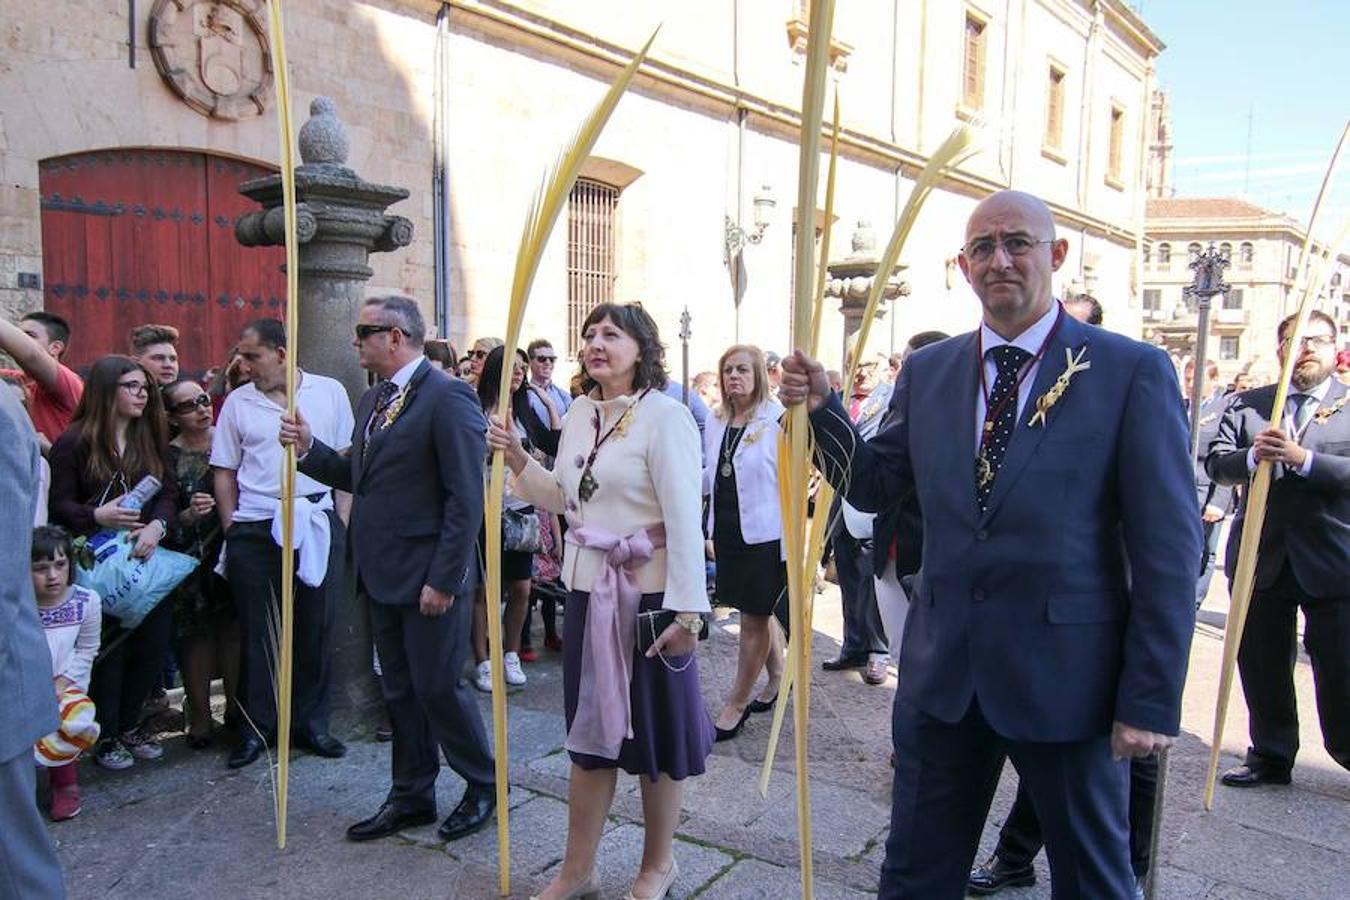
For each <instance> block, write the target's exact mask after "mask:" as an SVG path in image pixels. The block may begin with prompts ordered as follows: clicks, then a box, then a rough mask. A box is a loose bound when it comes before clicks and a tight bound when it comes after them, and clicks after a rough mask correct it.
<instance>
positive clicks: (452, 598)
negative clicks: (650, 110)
mask: <svg viewBox="0 0 1350 900" xmlns="http://www.w3.org/2000/svg"><path fill="white" fill-rule="evenodd" d="M425 336H426V325H425V324H424V323H423V320H422V314H421V312H420V311H419V310H418V307H417V303H416V301H414V300H412V299H410V298H408V297H400V296H389V297H372V298H371V299H369V300H367V301H366V304H365V306H364V307H363V308H362V310H361V317H360V321H359V322H358V324H357V326H356V339H355V341H354V344H355V346H356V349H357V353H358V354H359V355H360V358H361V365H362V366H363V367H364V368H366V369H368V370H370V371H372V372H374V373H375V374H377V375H379V376H380V378H381V381H380V383H379V384H377V385H376V386H375V387H372V388H371V389H370V390H369V391H367V392H366V394H365V396H364V397H362V398H361V402H360V404H359V405H358V406H357V410H356V428H355V432H354V434H353V435H352V442H351V451H350V454H349V456H347V455H343V454H340V453H338V452H336V451H334V450H333V449H332V448H331V447H328V446H326V445H325V444H324V443H323V442H322V441H319V440H315V439H314V438H313V435H312V434H311V432H310V430H309V427H308V425H307V423H306V422H305V421H304V419H303V417H298V420H296V421H292V420H289V419H288V418H286V417H283V419H282V425H281V440H282V443H293V444H294V445H295V446H296V451H297V452H298V453H299V454H300V469H301V471H303V472H304V473H305V474H306V475H309V476H312V477H313V478H316V479H318V480H319V481H322V482H324V483H325V484H329V485H332V486H333V487H335V488H338V489H339V490H343V491H347V492H349V493H351V494H352V512H351V523H350V525H349V526H348V542H347V543H348V547H350V548H351V554H352V559H353V560H354V562H355V567H356V577H357V585H358V587H357V589H358V591H359V592H360V593H361V594H362V596H364V597H365V600H366V608H367V610H368V612H369V616H370V629H371V633H372V635H373V636H374V638H375V647H376V649H377V650H378V651H379V654H380V666H381V669H382V671H383V677H382V678H381V679H380V684H381V686H382V689H383V691H384V700H385V704H386V706H387V707H388V709H389V716H390V720H391V722H392V723H393V730H394V745H393V787H392V788H391V790H390V792H389V796H388V799H386V800H385V803H384V805H383V806H381V807H380V810H379V812H377V813H376V814H375V815H374V816H372V817H371V818H369V819H366V820H364V821H362V822H358V823H357V824H355V825H353V826H352V827H351V828H349V829H348V830H347V836H348V837H349V838H351V839H352V840H355V841H364V840H371V839H373V838H379V837H384V836H385V835H388V834H393V833H394V832H396V831H398V830H400V829H402V828H406V827H408V826H411V825H424V824H427V823H430V822H432V821H434V820H435V817H436V793H435V788H436V775H437V773H438V772H439V770H440V764H439V761H438V759H437V755H436V748H437V746H438V745H439V747H440V749H441V751H442V752H444V754H445V759H446V761H447V762H448V763H449V764H450V767H451V768H452V769H454V770H455V771H456V772H457V773H459V775H460V776H461V777H462V778H463V779H464V780H465V781H466V782H467V783H468V784H467V787H466V788H465V791H464V797H463V799H462V800H461V801H460V803H459V805H458V806H457V807H456V808H455V810H454V812H452V813H451V814H450V816H449V818H447V819H446V820H445V822H444V823H443V824H442V825H441V828H440V831H439V834H440V836H441V837H443V838H445V839H446V840H454V839H455V838H458V837H462V836H464V835H466V834H471V833H473V832H475V831H477V830H479V829H480V828H482V827H483V826H484V825H486V824H487V822H488V820H489V819H490V818H491V816H492V811H493V809H494V807H495V805H496V794H495V788H494V785H495V779H494V775H493V765H492V754H491V751H490V750H489V748H488V743H487V734H486V732H485V730H484V728H483V717H482V715H481V714H480V713H479V711H478V705H477V703H476V701H475V700H474V698H473V696H472V694H471V692H470V691H469V689H468V686H467V685H465V684H461V682H460V677H459V676H460V670H461V669H462V668H463V666H464V656H465V654H466V653H467V652H468V649H469V625H470V619H471V616H472V611H473V603H472V602H470V601H471V599H472V591H473V588H474V585H475V584H476V583H477V578H478V565H477V536H478V530H479V527H480V526H481V524H482V521H483V461H484V459H485V458H486V454H487V444H486V438H485V433H486V430H487V421H486V420H485V419H484V418H483V413H482V410H481V409H480V407H479V405H478V398H477V396H476V395H475V394H474V392H473V391H472V390H471V389H470V388H469V386H468V385H466V384H465V383H464V382H462V381H456V380H454V379H452V378H450V376H448V375H446V374H445V373H444V372H442V371H440V369H439V368H438V367H436V366H433V365H431V364H430V363H429V362H427V360H426V358H425V357H424V356H423V355H422V345H423V341H424V340H425Z"/></svg>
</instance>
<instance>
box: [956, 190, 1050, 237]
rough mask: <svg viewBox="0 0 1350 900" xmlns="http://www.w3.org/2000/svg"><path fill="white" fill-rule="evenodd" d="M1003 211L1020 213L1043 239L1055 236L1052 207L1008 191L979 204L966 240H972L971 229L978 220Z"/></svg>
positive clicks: (1033, 196) (1032, 198)
mask: <svg viewBox="0 0 1350 900" xmlns="http://www.w3.org/2000/svg"><path fill="white" fill-rule="evenodd" d="M1002 210H1018V211H1020V212H1021V214H1022V216H1023V220H1024V221H1025V222H1026V223H1027V224H1029V225H1032V226H1034V227H1035V228H1036V229H1037V230H1038V232H1039V233H1040V236H1041V237H1043V238H1053V237H1054V236H1055V216H1054V214H1053V213H1052V212H1050V207H1048V206H1046V205H1045V201H1044V200H1042V199H1041V198H1040V197H1037V196H1036V195H1035V194H1028V193H1026V192H1025V191H1012V190H1008V191H998V192H997V193H993V194H990V195H989V196H988V197H985V198H984V199H983V200H981V201H980V202H979V204H978V205H977V206H976V207H975V211H974V212H973V213H971V214H970V219H969V220H967V222H966V240H967V241H969V240H970V238H971V236H972V235H971V228H972V227H973V226H974V225H975V223H976V221H977V220H979V219H981V218H984V217H988V216H990V215H993V214H995V213H997V212H999V211H1002Z"/></svg>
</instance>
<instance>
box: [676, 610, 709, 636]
mask: <svg viewBox="0 0 1350 900" xmlns="http://www.w3.org/2000/svg"><path fill="white" fill-rule="evenodd" d="M675 624H676V625H678V626H680V627H681V628H683V629H684V630H685V631H687V632H689V633H690V634H698V633H699V632H701V631H702V630H703V617H702V616H700V615H699V614H698V613H677V614H676V615H675Z"/></svg>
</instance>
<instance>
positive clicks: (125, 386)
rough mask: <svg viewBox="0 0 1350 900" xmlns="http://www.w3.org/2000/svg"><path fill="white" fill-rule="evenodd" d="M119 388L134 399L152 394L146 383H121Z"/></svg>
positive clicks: (118, 384)
mask: <svg viewBox="0 0 1350 900" xmlns="http://www.w3.org/2000/svg"><path fill="white" fill-rule="evenodd" d="M117 386H118V387H120V388H121V389H122V390H124V391H126V392H127V393H128V394H130V395H131V396H133V397H144V396H145V395H147V394H149V393H150V386H149V385H148V384H146V383H145V382H144V381H119V382H117Z"/></svg>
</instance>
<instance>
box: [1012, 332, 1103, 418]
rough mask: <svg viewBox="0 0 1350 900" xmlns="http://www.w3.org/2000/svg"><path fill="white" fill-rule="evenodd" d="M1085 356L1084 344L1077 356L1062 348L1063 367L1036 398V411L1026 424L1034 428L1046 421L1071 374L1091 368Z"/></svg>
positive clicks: (1066, 348)
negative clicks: (1085, 360) (1048, 388)
mask: <svg viewBox="0 0 1350 900" xmlns="http://www.w3.org/2000/svg"><path fill="white" fill-rule="evenodd" d="M1086 356H1087V345H1086V344H1084V345H1083V346H1082V347H1081V348H1079V350H1078V355H1077V356H1075V355H1074V352H1073V350H1072V349H1071V348H1068V347H1065V348H1064V361H1065V369H1064V371H1063V372H1060V373H1059V377H1058V378H1056V379H1055V383H1054V384H1052V385H1051V386H1050V390H1048V391H1046V392H1045V393H1044V394H1041V395H1040V396H1039V397H1037V398H1036V412H1035V413H1034V414H1033V415H1032V417H1031V421H1029V422H1027V425H1029V426H1030V427H1032V428H1035V427H1036V426H1037V425H1044V424H1045V423H1046V420H1047V419H1046V417H1047V416H1048V415H1049V414H1050V408H1051V407H1053V406H1054V405H1055V404H1056V403H1058V402H1059V398H1060V397H1063V396H1064V392H1065V391H1067V390H1068V389H1069V382H1070V381H1072V380H1073V376H1075V375H1077V374H1078V373H1079V372H1086V371H1087V370H1088V369H1090V368H1092V363H1090V362H1084V361H1083V360H1084V358H1085V357H1086Z"/></svg>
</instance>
